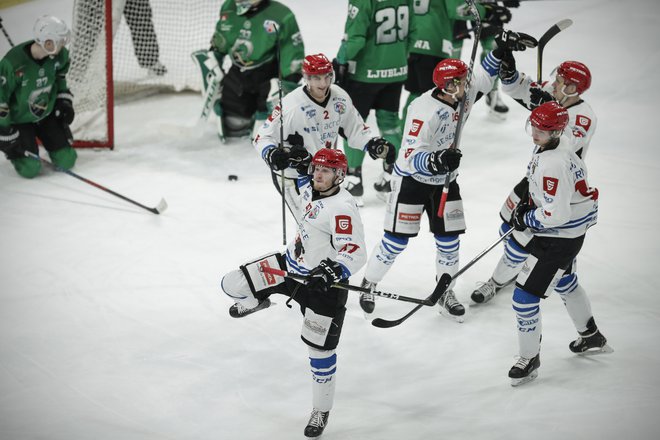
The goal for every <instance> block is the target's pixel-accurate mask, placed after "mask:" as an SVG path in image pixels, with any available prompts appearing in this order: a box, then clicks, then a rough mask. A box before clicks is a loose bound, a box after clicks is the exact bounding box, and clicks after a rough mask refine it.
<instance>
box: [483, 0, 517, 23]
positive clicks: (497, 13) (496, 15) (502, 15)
mask: <svg viewBox="0 0 660 440" xmlns="http://www.w3.org/2000/svg"><path fill="white" fill-rule="evenodd" d="M483 7H484V9H485V10H486V15H485V16H484V20H485V21H487V22H489V23H490V24H493V25H495V26H501V25H502V24H503V23H508V22H510V21H511V11H509V8H505V7H504V6H500V5H497V4H491V3H487V4H485V5H483Z"/></svg>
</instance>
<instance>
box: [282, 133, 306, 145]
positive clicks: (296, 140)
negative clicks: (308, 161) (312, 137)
mask: <svg viewBox="0 0 660 440" xmlns="http://www.w3.org/2000/svg"><path fill="white" fill-rule="evenodd" d="M286 141H287V142H288V143H289V145H291V146H292V147H304V146H305V140H304V139H303V137H302V136H301V135H300V133H298V132H297V131H296V132H295V133H294V134H290V135H289V136H287V138H286Z"/></svg>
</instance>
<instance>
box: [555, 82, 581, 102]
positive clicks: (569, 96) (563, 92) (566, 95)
mask: <svg viewBox="0 0 660 440" xmlns="http://www.w3.org/2000/svg"><path fill="white" fill-rule="evenodd" d="M567 85H571V84H564V85H563V86H561V90H560V92H561V94H562V95H564V97H563V98H561V100H560V101H559V104H560V105H562V106H563V105H564V103H565V102H566V101H567V100H568V98H572V97H573V96H578V92H577V90H576V91H575V92H573V93H571V94H568V93H566V86H567Z"/></svg>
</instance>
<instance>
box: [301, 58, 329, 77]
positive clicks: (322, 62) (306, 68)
mask: <svg viewBox="0 0 660 440" xmlns="http://www.w3.org/2000/svg"><path fill="white" fill-rule="evenodd" d="M302 71H303V73H304V74H305V75H325V74H326V73H332V63H331V62H330V60H328V58H327V57H326V56H325V55H323V54H322V53H319V54H316V55H307V56H306V57H305V59H304V60H303V65H302Z"/></svg>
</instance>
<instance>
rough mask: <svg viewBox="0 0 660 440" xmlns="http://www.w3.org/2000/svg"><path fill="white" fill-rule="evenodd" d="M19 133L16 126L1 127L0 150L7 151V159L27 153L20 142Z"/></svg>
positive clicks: (16, 157)
mask: <svg viewBox="0 0 660 440" xmlns="http://www.w3.org/2000/svg"><path fill="white" fill-rule="evenodd" d="M18 135H19V133H18V129H17V128H16V127H11V126H10V127H0V151H2V152H3V153H5V156H7V160H14V159H19V158H21V157H24V155H25V151H24V150H23V149H22V148H21V146H20V143H19V142H18Z"/></svg>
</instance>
